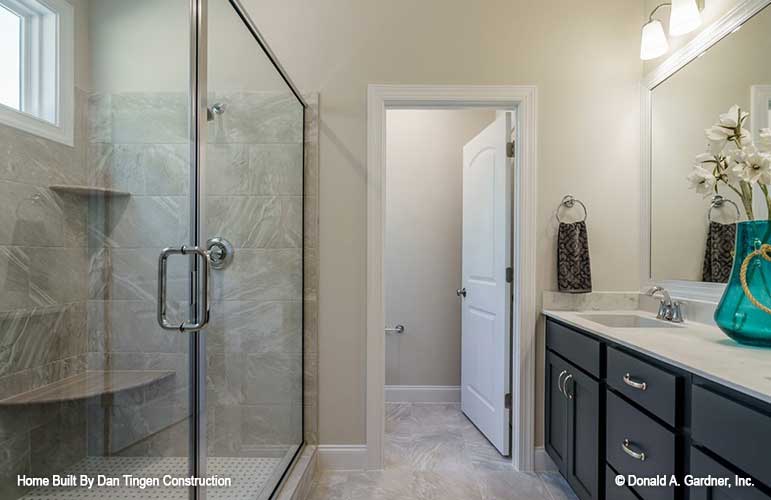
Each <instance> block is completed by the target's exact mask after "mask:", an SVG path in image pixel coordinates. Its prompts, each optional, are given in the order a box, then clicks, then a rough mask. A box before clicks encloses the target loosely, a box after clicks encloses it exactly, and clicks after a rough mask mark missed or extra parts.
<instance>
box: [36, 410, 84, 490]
mask: <svg viewBox="0 0 771 500" xmlns="http://www.w3.org/2000/svg"><path fill="white" fill-rule="evenodd" d="M29 435H30V463H31V469H32V474H34V475H36V476H49V475H51V474H54V473H57V472H58V473H61V472H62V471H64V470H65V469H66V468H68V467H71V466H72V464H74V463H77V462H79V461H80V460H82V459H83V458H85V457H86V441H85V435H86V412H85V403H84V402H83V401H73V402H67V403H61V404H60V407H59V412H58V414H57V415H56V418H55V419H53V420H52V421H50V422H49V423H46V424H44V425H42V426H40V427H37V428H35V429H32V430H31V431H30V434H29Z"/></svg>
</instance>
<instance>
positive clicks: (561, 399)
mask: <svg viewBox="0 0 771 500" xmlns="http://www.w3.org/2000/svg"><path fill="white" fill-rule="evenodd" d="M567 373H568V364H567V362H566V361H565V360H563V359H562V358H560V357H559V356H557V355H556V354H554V353H552V352H551V351H546V378H545V381H544V382H545V387H546V394H545V400H544V403H545V410H546V426H545V429H544V432H545V439H544V441H545V442H544V446H545V448H546V452H547V453H548V454H549V456H550V457H551V459H552V460H554V463H555V464H556V465H557V468H558V469H559V471H560V472H561V473H562V475H563V476H564V475H567V453H568V438H567V432H568V427H567V414H568V406H567V405H568V399H567V397H566V396H565V395H564V394H563V393H562V389H561V387H560V383H561V382H563V381H564V379H565V376H566V375H567ZM560 375H561V376H560Z"/></svg>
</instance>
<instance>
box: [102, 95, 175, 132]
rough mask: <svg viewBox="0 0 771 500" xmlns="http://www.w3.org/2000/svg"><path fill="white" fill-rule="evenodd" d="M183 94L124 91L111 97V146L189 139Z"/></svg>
mask: <svg viewBox="0 0 771 500" xmlns="http://www.w3.org/2000/svg"><path fill="white" fill-rule="evenodd" d="M188 108H189V99H188V96H187V94H186V93H184V92H179V93H176V92H165V93H164V92H157V93H153V92H125V93H118V94H113V95H112V96H111V110H112V116H111V125H112V135H111V141H110V142H111V143H112V144H175V143H187V142H189V140H190V133H189V131H188V117H189V114H190V113H189V109H188Z"/></svg>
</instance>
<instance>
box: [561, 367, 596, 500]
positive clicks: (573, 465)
mask: <svg viewBox="0 0 771 500" xmlns="http://www.w3.org/2000/svg"><path fill="white" fill-rule="evenodd" d="M569 372H570V374H569V375H568V377H567V382H566V383H565V384H564V385H565V392H566V393H567V395H568V415H567V416H568V432H567V437H568V449H567V473H566V474H565V477H566V478H567V480H568V483H569V484H570V486H572V487H573V491H575V492H576V494H577V495H578V497H579V498H580V499H581V500H596V499H597V498H599V484H600V481H599V479H600V477H599V471H600V455H599V448H600V384H599V382H597V381H596V380H593V379H592V378H590V377H589V376H587V375H585V374H584V373H583V372H581V371H579V370H577V369H576V368H574V367H572V366H569Z"/></svg>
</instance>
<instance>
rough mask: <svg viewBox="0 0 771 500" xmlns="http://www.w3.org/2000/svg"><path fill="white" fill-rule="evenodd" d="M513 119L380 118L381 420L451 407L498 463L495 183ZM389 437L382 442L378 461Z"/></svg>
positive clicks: (504, 426)
mask: <svg viewBox="0 0 771 500" xmlns="http://www.w3.org/2000/svg"><path fill="white" fill-rule="evenodd" d="M512 115H513V112H511V111H496V110H494V109H487V108H470V109H441V110H436V109H432V110H428V109H417V110H416V109H393V110H388V111H387V113H386V170H387V176H386V192H387V196H386V239H385V277H384V282H385V314H386V324H387V325H389V328H386V333H387V335H386V402H387V403H388V407H387V413H388V410H389V409H392V407H393V406H395V405H397V406H398V404H400V403H417V404H425V403H445V404H452V405H454V406H457V407H458V409H460V410H462V412H463V414H464V415H465V417H466V418H467V419H468V420H469V421H470V422H471V423H473V425H475V426H476V427H477V428H478V431H479V433H481V435H482V436H485V437H486V438H487V440H488V441H489V442H490V444H492V445H493V446H494V449H497V450H498V452H499V453H500V454H501V455H503V456H507V455H508V454H509V450H510V434H511V433H510V414H509V411H508V410H509V409H508V408H506V407H505V406H506V401H505V397H506V394H508V392H509V383H510V380H509V378H510V370H509V366H510V362H511V361H510V359H511V358H510V348H511V342H510V336H511V328H510V326H511V325H510V315H509V311H510V297H509V298H507V297H506V295H509V296H510V293H511V290H510V288H509V286H507V283H506V275H505V273H506V269H507V268H509V267H510V266H511V252H510V248H511V246H510V238H511V228H510V222H511V212H510V208H509V207H508V205H509V204H510V199H511V192H512V186H511V185H510V183H509V184H508V185H507V186H504V185H503V184H507V183H506V182H505V181H504V179H503V178H507V177H508V176H509V174H510V170H511V168H512V166H513V161H514V159H513V158H510V157H508V155H507V151H506V145H507V143H509V142H510V141H511V140H512V137H511V135H512V134H511V132H512V130H511V122H512ZM509 180H510V179H509ZM496 202H497V203H496ZM496 222H497V223H498V228H496ZM497 229H499V230H500V233H501V234H500V238H496V237H495V236H496V234H497V232H499V231H497ZM496 268H500V269H498V272H495V269H496ZM491 271H492V272H491ZM498 295H500V297H499V296H498ZM499 309H500V311H499ZM394 325H395V326H394ZM422 424H423V425H429V423H428V422H423V423H422ZM392 437H393V436H392V435H390V434H388V430H387V433H386V439H387V443H386V455H388V451H389V450H390V448H389V447H388V442H390V441H391V438H392ZM386 460H388V456H386Z"/></svg>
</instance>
